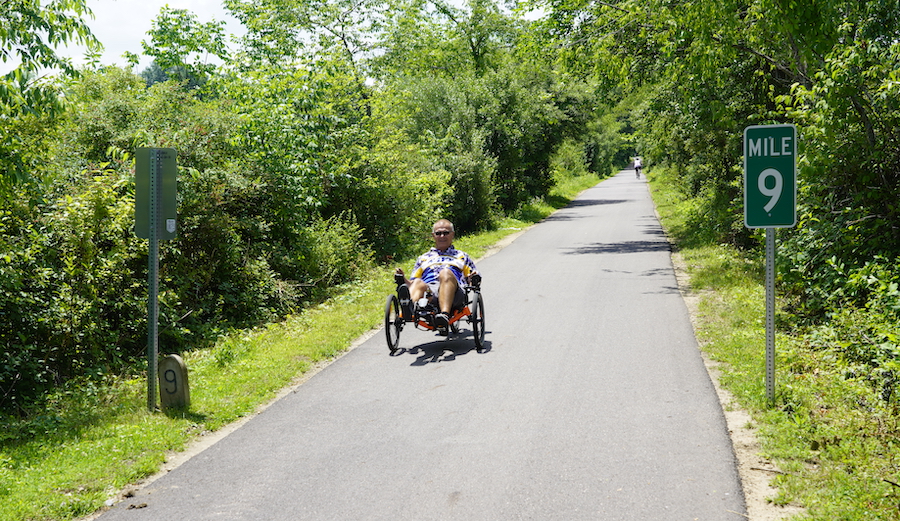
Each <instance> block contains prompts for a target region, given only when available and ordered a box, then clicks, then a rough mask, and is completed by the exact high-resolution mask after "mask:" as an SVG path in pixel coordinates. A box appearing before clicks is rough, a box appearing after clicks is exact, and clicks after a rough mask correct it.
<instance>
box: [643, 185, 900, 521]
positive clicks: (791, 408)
mask: <svg viewBox="0 0 900 521" xmlns="http://www.w3.org/2000/svg"><path fill="white" fill-rule="evenodd" d="M648 174H649V175H648V179H649V180H650V183H651V191H652V193H653V197H654V200H655V202H656V206H657V209H658V211H659V214H660V216H661V219H662V222H663V226H664V227H665V228H666V230H667V232H668V233H669V235H670V236H671V237H672V238H673V239H674V241H675V242H676V244H677V246H678V248H679V251H680V253H681V255H682V257H683V258H684V260H685V263H686V264H687V269H688V273H689V276H690V281H691V288H692V290H693V291H694V292H696V293H698V294H699V295H701V301H700V304H699V310H700V316H699V317H697V329H698V340H699V341H700V342H701V345H702V348H703V350H704V351H706V352H707V353H708V354H709V356H710V357H711V358H713V359H714V360H716V361H718V362H721V363H722V364H723V366H722V377H721V380H720V383H721V385H722V386H723V387H724V388H725V389H727V390H728V391H730V392H731V393H732V394H733V395H734V396H735V398H736V399H737V401H738V403H739V404H740V405H741V407H742V408H744V409H745V410H747V411H748V412H749V413H750V414H751V416H752V417H753V421H754V423H755V426H756V427H757V428H758V431H757V432H758V436H759V439H760V443H761V446H762V450H763V454H762V455H763V456H764V457H766V458H768V459H771V460H772V461H774V462H775V463H776V464H777V465H778V466H779V468H780V469H781V470H782V471H783V472H784V473H783V474H781V475H778V476H777V477H776V478H775V479H774V483H773V485H774V486H776V487H778V490H779V492H778V495H777V496H776V497H773V498H771V501H772V502H774V503H775V504H779V505H783V504H794V505H799V506H802V507H805V508H806V512H805V513H804V514H800V517H799V518H802V519H810V520H822V521H826V520H827V521H833V520H836V519H840V520H846V521H862V520H891V519H900V450H898V449H900V407H898V403H897V400H896V399H894V400H891V399H887V400H886V399H884V397H883V396H879V389H877V388H873V386H872V385H870V383H869V380H868V379H867V378H866V375H865V374H864V373H865V369H863V370H859V369H858V368H857V369H854V366H853V365H852V364H850V363H848V361H847V360H846V359H845V358H843V357H842V356H840V354H839V352H840V351H839V350H838V349H831V348H829V343H831V344H833V345H835V346H840V345H843V344H846V343H847V342H848V341H849V337H850V336H852V335H854V334H856V335H858V334H859V333H858V332H859V331H867V330H871V329H873V327H874V326H873V324H872V323H866V320H867V319H866V316H865V315H863V314H861V313H847V314H843V315H842V314H837V315H836V319H835V320H832V322H831V323H829V324H821V325H818V326H816V327H813V328H808V329H799V328H797V329H792V330H790V331H785V330H784V329H783V328H780V330H779V331H778V332H777V335H776V347H777V356H776V400H775V404H774V406H770V404H769V403H768V401H767V400H766V393H765V324H764V318H765V300H764V297H765V288H764V280H763V270H764V262H765V260H764V258H762V255H761V254H759V253H746V252H741V251H738V250H736V249H734V248H731V247H729V246H726V245H722V244H716V243H715V241H712V240H711V239H710V237H708V236H704V231H703V230H699V229H696V227H692V226H691V225H690V224H689V223H690V222H691V219H692V217H693V216H695V215H696V214H697V210H698V206H697V202H696V201H694V200H691V199H690V198H685V197H684V195H683V194H681V193H679V192H678V191H677V190H676V189H675V188H674V187H676V186H677V182H675V180H673V179H668V178H667V177H666V176H667V175H668V174H667V173H666V172H664V171H657V172H649V173H648ZM842 316H844V317H845V318H844V319H841V317H842ZM851 316H852V317H855V318H853V319H851V318H849V317H851ZM790 318H791V317H790V316H788V315H787V314H786V313H785V312H784V311H781V310H779V317H778V319H777V320H776V322H778V323H779V324H782V325H789V324H790V323H791V321H790ZM841 320H845V321H853V320H855V321H856V322H855V323H850V324H846V323H840V321H841ZM882 394H883V393H882Z"/></svg>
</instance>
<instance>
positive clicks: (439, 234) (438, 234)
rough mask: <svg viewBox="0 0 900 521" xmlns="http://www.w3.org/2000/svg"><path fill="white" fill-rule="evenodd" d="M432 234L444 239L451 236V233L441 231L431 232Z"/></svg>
mask: <svg viewBox="0 0 900 521" xmlns="http://www.w3.org/2000/svg"><path fill="white" fill-rule="evenodd" d="M431 233H433V234H435V235H436V236H438V237H443V236H444V235H450V233H451V232H448V231H444V230H440V231H437V232H431Z"/></svg>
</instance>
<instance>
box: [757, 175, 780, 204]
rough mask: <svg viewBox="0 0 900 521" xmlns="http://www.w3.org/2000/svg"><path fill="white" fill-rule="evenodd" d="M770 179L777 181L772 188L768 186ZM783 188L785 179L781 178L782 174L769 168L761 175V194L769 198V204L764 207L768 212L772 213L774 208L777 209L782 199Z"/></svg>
mask: <svg viewBox="0 0 900 521" xmlns="http://www.w3.org/2000/svg"><path fill="white" fill-rule="evenodd" d="M770 177H771V178H772V179H774V180H775V183H774V186H772V188H769V186H768V185H769V182H768V179H769V178H770ZM783 188H784V178H783V177H781V172H779V171H778V170H775V169H774V168H767V169H765V170H763V171H762V172H761V173H760V174H759V193H761V194H763V195H764V196H766V197H768V198H769V202H768V203H766V205H765V206H764V207H763V209H764V210H765V211H766V212H771V211H772V208H775V205H776V204H778V200H779V199H781V191H782V189H783Z"/></svg>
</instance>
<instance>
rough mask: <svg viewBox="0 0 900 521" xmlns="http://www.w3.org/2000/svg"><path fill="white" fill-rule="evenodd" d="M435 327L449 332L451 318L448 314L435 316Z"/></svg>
mask: <svg viewBox="0 0 900 521" xmlns="http://www.w3.org/2000/svg"><path fill="white" fill-rule="evenodd" d="M434 326H435V327H437V328H438V329H443V330H445V331H446V330H447V328H449V327H450V317H448V316H447V314H446V313H438V314H436V315H435V316H434Z"/></svg>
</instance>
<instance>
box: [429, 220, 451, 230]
mask: <svg viewBox="0 0 900 521" xmlns="http://www.w3.org/2000/svg"><path fill="white" fill-rule="evenodd" d="M445 223H446V226H448V227H450V231H451V232H456V230H455V229H454V228H453V223H452V222H450V221H448V220H447V219H438V220H437V221H435V223H434V224H432V225H431V232H432V233H434V229H435V228H437V227H438V225H439V224H440V225H443V224H445Z"/></svg>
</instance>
